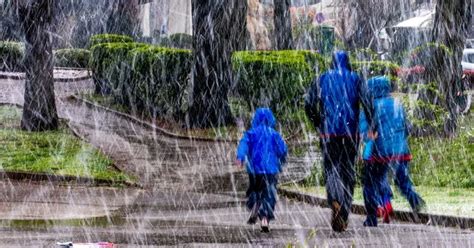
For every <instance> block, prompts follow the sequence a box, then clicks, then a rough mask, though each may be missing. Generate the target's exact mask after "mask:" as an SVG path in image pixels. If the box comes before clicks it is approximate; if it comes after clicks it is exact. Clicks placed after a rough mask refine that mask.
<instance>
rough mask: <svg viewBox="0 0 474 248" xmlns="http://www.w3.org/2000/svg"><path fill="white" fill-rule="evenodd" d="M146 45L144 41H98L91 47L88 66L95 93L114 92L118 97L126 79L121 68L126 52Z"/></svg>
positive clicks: (126, 75)
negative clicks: (98, 42)
mask: <svg viewBox="0 0 474 248" xmlns="http://www.w3.org/2000/svg"><path fill="white" fill-rule="evenodd" d="M144 46H148V44H144V43H133V42H130V43H100V44H97V45H95V46H93V47H92V48H91V60H90V66H91V70H92V74H93V78H94V83H95V85H96V93H102V94H104V93H106V94H108V93H111V92H112V93H116V94H118V96H119V97H120V94H121V92H122V91H123V89H122V87H123V83H124V82H126V81H127V80H128V78H127V77H129V76H130V75H128V74H127V73H125V70H124V68H123V65H124V62H125V60H126V59H127V56H128V52H129V51H131V50H133V49H135V48H137V47H144Z"/></svg>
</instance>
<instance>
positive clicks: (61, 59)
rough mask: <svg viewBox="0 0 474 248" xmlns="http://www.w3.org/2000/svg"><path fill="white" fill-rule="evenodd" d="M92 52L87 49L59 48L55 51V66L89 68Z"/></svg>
mask: <svg viewBox="0 0 474 248" xmlns="http://www.w3.org/2000/svg"><path fill="white" fill-rule="evenodd" d="M89 59H90V52H89V50H86V49H77V48H71V49H58V50H56V51H54V66H56V67H74V68H88V67H89Z"/></svg>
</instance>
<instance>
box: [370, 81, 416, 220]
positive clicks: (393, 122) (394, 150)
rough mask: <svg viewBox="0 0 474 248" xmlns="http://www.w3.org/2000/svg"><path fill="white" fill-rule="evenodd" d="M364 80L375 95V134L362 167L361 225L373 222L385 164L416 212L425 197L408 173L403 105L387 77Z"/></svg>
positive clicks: (383, 178)
mask: <svg viewBox="0 0 474 248" xmlns="http://www.w3.org/2000/svg"><path fill="white" fill-rule="evenodd" d="M367 84H368V88H369V91H370V94H371V95H372V96H373V98H374V102H373V107H374V112H373V115H372V116H373V122H374V125H373V126H374V127H375V131H376V132H375V134H376V135H375V137H374V138H375V140H374V148H373V149H372V151H371V152H370V156H369V157H368V158H367V161H366V165H365V166H364V171H363V184H364V190H363V191H364V192H363V193H364V202H365V206H366V210H367V220H366V221H365V222H364V225H366V226H376V225H377V217H376V209H377V205H378V199H379V198H380V196H383V195H384V194H386V193H387V192H386V189H384V187H380V186H379V185H384V184H383V181H384V180H386V179H385V178H386V174H387V171H388V168H392V170H393V172H394V174H395V184H396V185H397V186H398V188H399V189H400V192H401V193H402V194H403V195H404V196H405V198H406V199H407V200H408V202H409V204H410V206H411V208H412V209H413V210H414V211H415V212H418V211H419V210H420V208H421V207H422V206H423V205H424V201H423V199H422V198H421V197H420V196H419V195H418V194H417V193H416V192H415V190H414V187H413V184H412V181H411V180H410V177H409V174H408V173H409V168H408V166H409V162H410V160H411V158H412V157H411V153H410V149H409V146H408V127H407V121H406V116H405V111H404V108H403V105H402V104H401V103H400V102H399V101H397V100H396V99H394V98H393V97H391V95H390V91H391V87H390V80H389V79H388V78H387V77H385V76H378V77H374V78H371V79H370V80H369V81H368V82H367ZM361 121H362V122H364V121H365V120H364V119H362V120H361ZM361 125H364V124H361Z"/></svg>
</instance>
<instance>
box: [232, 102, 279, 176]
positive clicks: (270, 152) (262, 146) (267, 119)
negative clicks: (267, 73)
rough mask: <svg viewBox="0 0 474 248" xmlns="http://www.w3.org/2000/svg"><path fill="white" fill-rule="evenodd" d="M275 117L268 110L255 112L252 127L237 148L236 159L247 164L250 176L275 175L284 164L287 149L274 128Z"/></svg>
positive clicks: (260, 109) (262, 109) (263, 109)
mask: <svg viewBox="0 0 474 248" xmlns="http://www.w3.org/2000/svg"><path fill="white" fill-rule="evenodd" d="M275 122H276V121H275V117H274V116H273V113H272V111H271V110H270V109H268V108H259V109H257V111H256V112H255V115H254V118H253V121H252V127H251V128H250V129H249V130H248V131H247V132H245V134H244V137H243V138H242V139H241V140H240V143H239V147H238V148H237V159H238V160H240V161H242V162H247V163H246V167H247V172H248V173H251V174H277V173H279V172H280V171H281V167H282V165H283V164H284V162H285V159H286V155H287V147H286V144H285V142H284V141H283V139H282V137H281V136H280V134H279V133H278V132H277V131H276V130H275V129H274V128H275Z"/></svg>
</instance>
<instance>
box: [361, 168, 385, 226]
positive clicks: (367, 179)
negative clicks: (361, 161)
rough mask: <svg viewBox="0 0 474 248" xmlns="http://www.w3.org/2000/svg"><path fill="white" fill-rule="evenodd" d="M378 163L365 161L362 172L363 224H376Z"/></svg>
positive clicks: (378, 196)
mask: <svg viewBox="0 0 474 248" xmlns="http://www.w3.org/2000/svg"><path fill="white" fill-rule="evenodd" d="M380 166H381V165H380V164H370V163H366V164H365V165H364V168H363V173H362V184H363V195H364V204H365V210H366V212H367V219H366V220H365V221H364V226H377V208H378V206H379V204H380V191H381V190H380V183H379V182H380V180H381V175H380V169H379V167H380Z"/></svg>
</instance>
